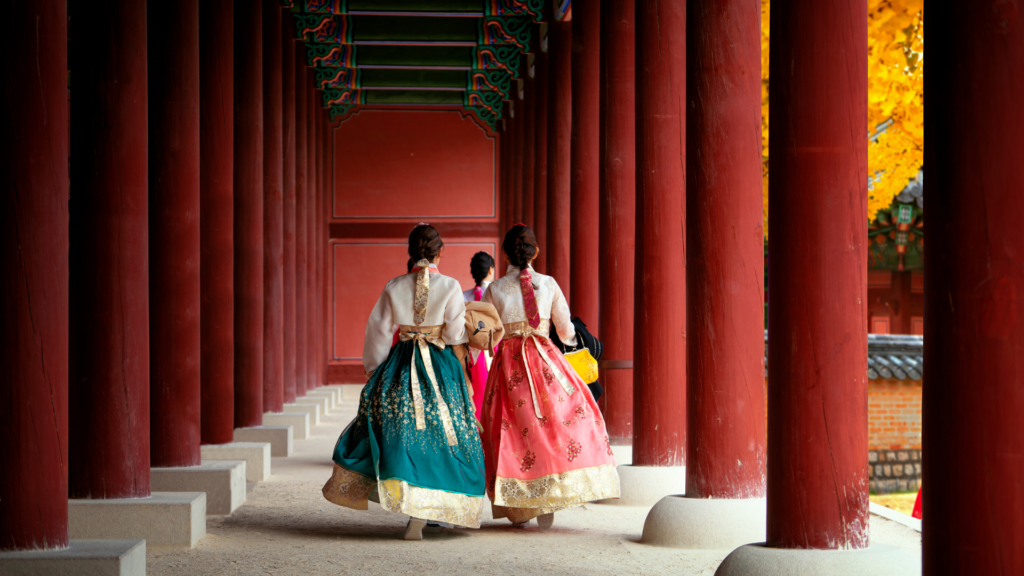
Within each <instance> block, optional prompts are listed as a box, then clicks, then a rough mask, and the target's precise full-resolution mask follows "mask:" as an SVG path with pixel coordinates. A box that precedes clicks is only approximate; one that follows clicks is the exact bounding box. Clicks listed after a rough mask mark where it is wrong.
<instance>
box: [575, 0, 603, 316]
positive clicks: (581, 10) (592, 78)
mask: <svg viewBox="0 0 1024 576" xmlns="http://www.w3.org/2000/svg"><path fill="white" fill-rule="evenodd" d="M574 8H575V9H574V10H573V15H572V137H571V144H570V148H571V151H570V165H571V168H570V173H571V175H572V176H571V181H570V189H571V192H570V198H571V202H572V211H571V218H570V222H569V229H570V233H569V236H570V242H571V243H572V258H571V259H570V260H569V267H570V269H571V272H570V276H571V277H572V278H573V279H574V281H573V283H572V296H571V297H570V298H569V300H570V301H571V302H572V311H573V314H576V315H578V316H579V317H580V318H582V319H583V321H584V322H588V323H589V324H590V330H591V331H592V332H595V333H598V332H600V311H601V303H600V298H601V296H600V272H599V270H600V268H601V264H602V262H601V259H600V258H599V255H600V237H601V234H595V232H596V231H597V230H599V228H598V225H599V221H600V213H601V200H600V198H599V186H598V181H599V179H600V163H599V160H598V157H599V155H600V147H599V146H598V142H599V140H600V132H601V131H600V126H601V114H600V110H599V109H598V104H599V102H600V100H601V98H600V96H601V92H600V90H601V11H600V10H601V6H600V4H599V3H598V2H580V3H578V4H577V5H576V6H574ZM595 335H596V334H595Z"/></svg>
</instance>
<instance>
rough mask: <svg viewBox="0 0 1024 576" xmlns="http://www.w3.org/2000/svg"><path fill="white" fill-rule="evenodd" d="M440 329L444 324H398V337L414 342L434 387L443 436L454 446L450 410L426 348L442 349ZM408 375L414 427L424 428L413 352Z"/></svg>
mask: <svg viewBox="0 0 1024 576" xmlns="http://www.w3.org/2000/svg"><path fill="white" fill-rule="evenodd" d="M442 330H444V326H399V327H398V338H399V340H400V341H402V342H408V341H410V340H412V341H415V342H416V347H417V349H418V350H419V352H420V358H421V359H422V360H423V366H424V367H425V368H426V369H427V381H428V382H430V387H431V388H433V389H434V396H435V397H436V398H437V411H438V413H439V414H440V417H441V425H442V426H443V427H444V435H445V438H446V439H447V440H448V445H449V446H455V445H457V444H458V443H459V439H458V437H457V436H456V435H455V427H454V426H453V425H452V416H451V411H450V410H449V409H448V404H447V403H446V402H445V401H444V397H443V396H442V395H441V389H440V388H438V386H437V377H436V374H435V372H434V363H433V361H432V360H431V358H430V350H429V349H428V348H427V344H428V343H429V344H431V345H433V346H436V347H437V348H438V349H439V350H444V346H445V344H444V340H442V339H441V331H442ZM409 376H410V380H411V387H412V400H413V407H414V409H415V412H416V429H417V430H426V429H427V420H426V414H425V410H424V406H423V389H422V388H420V377H419V370H417V369H416V355H415V354H414V355H413V357H412V362H411V363H410V365H409Z"/></svg>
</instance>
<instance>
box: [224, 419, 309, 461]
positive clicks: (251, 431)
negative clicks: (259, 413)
mask: <svg viewBox="0 0 1024 576" xmlns="http://www.w3.org/2000/svg"><path fill="white" fill-rule="evenodd" d="M293 438H294V430H293V429H292V427H291V426H252V427H250V428H236V429H235V442H267V443H269V444H270V455H271V456H273V457H275V458H283V457H286V456H291V455H292V453H293V452H294V451H295V447H294V442H293V441H292V440H293Z"/></svg>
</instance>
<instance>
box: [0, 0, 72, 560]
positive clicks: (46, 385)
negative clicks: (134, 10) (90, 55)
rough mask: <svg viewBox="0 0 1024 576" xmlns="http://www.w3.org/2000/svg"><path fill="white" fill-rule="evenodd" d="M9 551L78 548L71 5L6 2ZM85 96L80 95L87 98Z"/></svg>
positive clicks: (0, 417) (2, 308)
mask: <svg viewBox="0 0 1024 576" xmlns="http://www.w3.org/2000/svg"><path fill="white" fill-rule="evenodd" d="M0 14H2V17H0V21H3V23H4V24H3V25H2V28H3V47H4V50H5V53H7V54H11V55H16V57H12V58H10V59H9V61H8V62H7V63H6V64H5V65H4V67H3V72H0V78H2V79H3V85H4V86H7V87H16V88H17V89H7V90H4V91H3V96H2V100H0V150H3V154H0V173H2V174H4V185H3V192H2V195H0V275H2V276H3V278H4V281H3V282H2V283H0V330H2V332H0V334H2V336H0V350H2V353H0V354H2V355H0V358H2V360H0V550H30V549H36V548H46V547H49V548H60V547H64V546H67V545H68V499H67V496H68V469H67V467H66V466H65V465H64V463H65V462H67V459H68V451H67V445H68V312H67V302H68V173H67V170H66V168H65V166H66V165H67V161H68V106H67V96H66V89H67V79H66V74H67V69H68V66H67V64H68V61H67V21H68V20H67V4H66V3H65V2H64V1H62V0H49V1H40V2H23V3H8V4H5V5H4V8H2V9H0ZM76 97H77V95H76Z"/></svg>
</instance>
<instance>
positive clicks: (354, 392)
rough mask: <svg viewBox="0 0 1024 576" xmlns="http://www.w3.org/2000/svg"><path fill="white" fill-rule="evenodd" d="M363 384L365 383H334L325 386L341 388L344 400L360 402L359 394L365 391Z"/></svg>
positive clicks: (342, 399)
mask: <svg viewBox="0 0 1024 576" xmlns="http://www.w3.org/2000/svg"><path fill="white" fill-rule="evenodd" d="M363 386H365V384H332V385H331V386H324V388H333V387H337V388H338V389H340V390H341V401H342V402H359V396H361V395H362V393H363Z"/></svg>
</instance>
